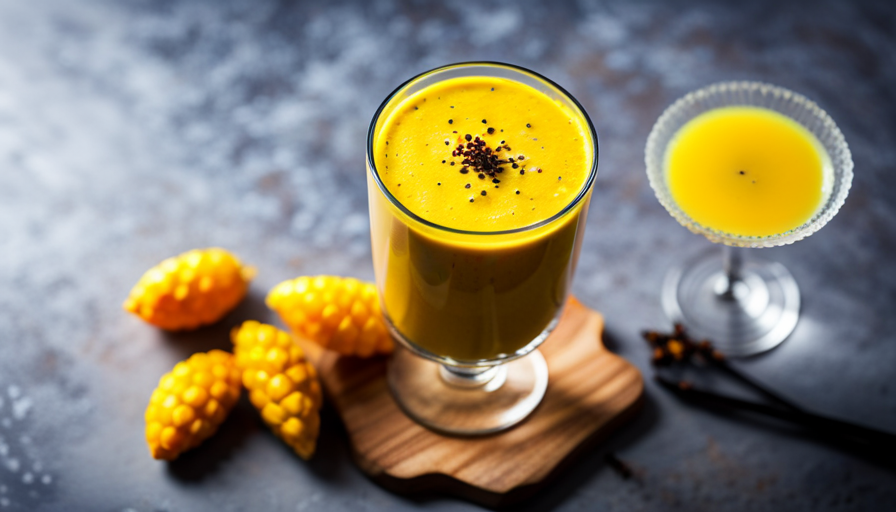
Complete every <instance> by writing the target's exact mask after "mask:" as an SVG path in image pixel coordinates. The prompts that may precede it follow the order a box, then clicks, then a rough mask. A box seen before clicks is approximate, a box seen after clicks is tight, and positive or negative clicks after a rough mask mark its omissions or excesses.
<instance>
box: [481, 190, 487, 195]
mask: <svg viewBox="0 0 896 512" xmlns="http://www.w3.org/2000/svg"><path fill="white" fill-rule="evenodd" d="M480 194H482V195H488V192H486V191H485V190H483V191H482V192H480Z"/></svg>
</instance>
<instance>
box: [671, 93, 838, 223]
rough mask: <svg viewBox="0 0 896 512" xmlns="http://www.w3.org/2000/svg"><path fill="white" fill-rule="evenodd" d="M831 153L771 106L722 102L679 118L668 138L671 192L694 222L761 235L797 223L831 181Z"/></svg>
mask: <svg viewBox="0 0 896 512" xmlns="http://www.w3.org/2000/svg"><path fill="white" fill-rule="evenodd" d="M826 168H830V161H829V158H828V155H827V153H826V152H825V151H824V149H823V148H822V145H821V143H819V142H818V140H817V139H816V138H815V136H813V135H812V134H811V133H810V132H809V131H808V130H806V129H805V128H804V127H802V126H801V125H800V124H798V123H797V122H795V121H793V120H792V119H790V118H788V117H786V116H784V115H782V114H779V113H777V112H774V111H771V110H767V109H763V108H758V107H724V108H719V109H715V110H710V111H708V112H706V113H703V114H701V115H699V116H697V117H695V118H694V119H692V120H691V121H689V122H688V123H687V124H685V125H684V126H683V127H682V128H681V129H680V130H679V132H678V133H677V134H676V136H675V137H674V138H673V139H672V141H671V142H670V143H669V146H668V150H667V153H666V172H667V175H666V179H667V180H668V184H669V190H670V192H671V194H672V198H673V199H674V200H675V202H676V203H677V204H678V206H679V207H681V209H682V210H683V211H684V212H685V213H686V214H687V215H688V216H690V217H691V218H692V219H693V220H694V221H696V222H697V223H699V224H701V225H703V226H705V227H708V228H711V229H714V230H716V231H721V232H724V233H728V234H733V235H740V236H755V237H764V236H770V235H776V234H781V233H786V232H788V231H790V230H792V229H795V228H797V227H799V226H801V225H802V224H804V223H805V222H807V221H808V220H809V219H811V218H812V216H813V215H814V214H815V212H816V211H817V210H818V208H819V206H820V205H821V203H822V199H823V196H824V194H825V191H826V190H829V189H830V183H827V181H829V179H826V177H825V169H826Z"/></svg>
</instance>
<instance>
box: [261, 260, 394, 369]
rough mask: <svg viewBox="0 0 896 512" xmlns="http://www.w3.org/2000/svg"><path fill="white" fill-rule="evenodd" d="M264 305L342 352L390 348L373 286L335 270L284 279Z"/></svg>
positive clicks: (297, 329)
mask: <svg viewBox="0 0 896 512" xmlns="http://www.w3.org/2000/svg"><path fill="white" fill-rule="evenodd" d="M266 302H267V305H268V307H270V308H271V309H273V310H274V311H276V312H277V313H278V314H279V315H280V318H282V319H283V322H284V323H286V325H288V326H289V328H290V329H292V330H293V331H295V332H296V333H298V334H300V335H302V336H304V337H306V338H308V339H310V340H312V341H314V342H316V343H318V344H320V345H321V346H322V347H324V348H327V349H330V350H335V351H336V352H339V353H340V354H345V355H355V356H360V357H369V356H371V355H373V354H374V353H377V352H378V353H382V354H387V353H389V352H391V351H392V348H393V345H392V338H391V336H389V332H388V330H387V329H386V325H385V324H384V323H383V316H382V313H381V312H380V301H379V298H378V296H377V291H376V286H374V285H373V284H371V283H364V282H361V281H358V280H357V279H352V278H342V277H335V276H317V277H299V278H296V279H292V280H289V281H284V282H282V283H280V284H278V285H277V286H275V287H274V289H272V290H271V292H270V293H269V294H268V297H267V301H266Z"/></svg>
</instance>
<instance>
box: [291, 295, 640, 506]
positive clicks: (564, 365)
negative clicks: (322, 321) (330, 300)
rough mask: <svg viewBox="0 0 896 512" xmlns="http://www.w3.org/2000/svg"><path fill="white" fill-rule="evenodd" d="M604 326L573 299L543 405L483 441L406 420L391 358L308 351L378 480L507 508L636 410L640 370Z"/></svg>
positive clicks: (355, 447)
mask: <svg viewBox="0 0 896 512" xmlns="http://www.w3.org/2000/svg"><path fill="white" fill-rule="evenodd" d="M603 326H604V321H603V317H602V316H601V314H600V313H598V312H596V311H593V310H590V309H588V308H586V307H585V306H583V305H582V304H581V303H580V302H578V301H577V300H575V299H574V298H570V300H569V303H568V304H567V306H566V309H565V311H564V314H563V318H562V319H561V321H560V323H559V325H558V326H557V328H556V330H555V331H554V332H553V333H552V334H551V336H550V337H549V338H548V339H547V340H546V341H545V342H544V343H543V344H542V346H541V347H540V348H539V350H541V352H542V354H543V355H544V357H545V359H546V361H547V364H548V370H549V375H550V376H549V382H548V389H547V393H546V394H545V397H544V400H543V401H542V403H541V404H540V405H539V406H538V408H537V409H535V411H534V412H533V413H532V415H531V416H529V418H527V419H526V420H524V421H523V422H522V423H520V424H519V425H517V426H516V427H514V428H511V429H510V430H507V431H505V432H501V433H498V434H492V435H488V436H483V437H453V436H447V435H443V434H438V433H436V432H433V431H431V430H429V429H427V428H425V427H423V426H421V425H419V424H417V423H415V422H414V421H412V420H411V419H409V418H408V417H407V416H405V415H404V413H402V411H401V410H400V409H399V407H398V405H397V404H396V403H395V401H394V400H393V398H392V395H391V393H390V392H389V388H388V385H387V383H386V363H387V360H386V358H378V359H373V360H362V359H357V358H352V357H340V356H338V355H337V354H335V353H333V352H328V351H322V350H320V349H319V348H318V347H317V346H315V345H313V344H310V343H303V346H305V348H306V350H307V352H308V355H309V358H310V359H311V360H312V362H313V363H314V364H315V366H316V367H317V368H318V370H319V373H320V375H321V379H322V380H323V385H324V389H325V391H326V395H327V398H328V400H329V401H330V403H331V404H333V405H334V406H335V408H336V410H337V412H338V413H339V415H340V416H341V417H342V420H343V422H344V423H345V427H346V430H347V432H348V436H349V440H350V442H351V445H352V452H353V454H354V458H355V461H356V462H357V464H358V465H359V466H360V467H361V469H362V470H363V471H364V472H365V473H367V474H368V475H370V477H371V478H372V479H374V480H375V481H377V482H378V483H380V484H381V485H383V486H384V487H386V488H388V489H390V490H393V491H396V492H401V493H414V492H423V491H425V492H442V493H446V494H452V495H456V496H459V497H462V498H465V499H468V500H471V501H474V502H477V503H481V504H484V505H489V506H501V505H506V504H509V503H513V502H516V501H518V500H520V499H522V498H525V497H526V496H528V495H530V494H532V493H533V492H535V491H537V490H538V489H539V488H540V487H541V486H542V485H543V484H544V483H546V482H548V481H549V480H550V479H551V478H552V477H554V476H556V474H557V473H559V472H560V471H562V468H563V467H564V466H565V465H566V464H567V463H568V462H570V460H571V459H572V458H573V457H574V456H575V455H576V454H578V453H581V452H582V451H583V450H586V449H588V448H589V447H591V446H592V445H594V444H595V443H596V442H599V441H600V440H601V439H603V438H604V437H605V436H606V435H607V434H609V433H610V432H611V431H612V430H613V429H614V428H616V427H618V426H619V425H620V424H621V423H622V422H624V421H625V420H626V419H628V418H629V417H631V416H632V414H633V413H634V412H635V411H636V410H637V408H638V405H640V397H641V394H642V391H643V387H644V384H643V380H642V377H641V374H640V372H639V371H638V369H637V368H635V367H634V366H633V365H631V364H630V363H628V362H627V361H626V360H624V359H622V358H621V357H619V356H617V355H615V354H613V353H611V352H609V351H608V350H607V349H606V348H605V347H604V346H603V344H602V343H601V334H602V332H603Z"/></svg>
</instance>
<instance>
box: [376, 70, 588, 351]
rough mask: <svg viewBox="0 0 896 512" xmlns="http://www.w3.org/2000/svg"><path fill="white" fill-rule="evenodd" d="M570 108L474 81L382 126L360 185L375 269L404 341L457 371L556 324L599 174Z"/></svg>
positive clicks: (459, 82)
mask: <svg viewBox="0 0 896 512" xmlns="http://www.w3.org/2000/svg"><path fill="white" fill-rule="evenodd" d="M390 107H391V108H390ZM573 108H574V107H573V106H572V105H570V104H569V103H568V102H564V101H561V100H559V99H555V98H552V97H550V96H548V95H547V94H545V93H543V92H541V91H539V90H536V89H534V88H532V87H530V86H528V85H525V84H522V83H520V82H516V81H513V80H509V79H504V78H496V77H486V76H476V77H464V78H452V79H447V80H443V81H440V82H436V83H433V84H431V85H428V86H427V87H425V88H423V89H422V90H420V91H418V92H416V93H415V94H411V95H408V96H406V97H401V98H396V99H393V101H392V102H390V104H389V105H388V106H387V108H386V109H385V110H384V111H383V112H382V113H381V114H380V118H379V120H378V123H377V127H376V130H375V134H374V140H373V158H374V163H375V166H376V169H375V170H374V169H371V170H370V173H369V175H368V177H369V179H370V180H371V183H370V184H369V185H370V186H369V187H368V189H369V191H370V194H369V199H370V211H371V237H372V241H373V257H374V267H375V271H376V273H377V282H378V283H379V284H380V286H381V290H380V292H381V294H382V298H383V303H384V306H385V308H384V309H385V312H386V314H387V316H388V317H389V320H390V321H391V323H392V324H393V326H394V327H395V329H396V330H397V331H398V332H399V334H400V335H401V336H403V337H404V338H405V339H407V340H408V341H410V342H412V343H414V344H416V345H417V346H418V347H420V348H423V349H424V350H427V351H429V352H431V353H433V354H435V355H439V356H445V357H449V358H452V359H454V360H457V361H476V360H485V359H495V358H498V357H501V356H503V355H509V354H513V353H514V352H517V351H518V350H520V349H522V348H524V347H525V346H526V345H528V344H529V343H531V342H532V341H533V340H535V339H536V338H538V337H539V335H540V334H541V333H542V332H543V331H544V329H545V328H546V327H547V326H548V325H549V324H550V323H551V321H552V320H553V319H554V318H555V316H556V315H557V313H558V311H559V309H560V308H561V307H562V305H563V302H564V301H565V298H566V296H567V294H568V287H569V283H570V278H571V274H572V271H573V269H574V266H575V255H576V254H577V253H578V250H577V249H578V244H580V242H581V236H582V234H583V230H584V217H585V213H586V212H587V206H588V200H589V199H590V192H591V191H590V184H591V180H590V177H591V173H592V167H593V163H594V160H593V159H594V144H595V141H594V140H592V136H591V131H590V129H589V127H588V125H587V121H586V120H585V118H584V116H583V114H582V113H580V112H579V111H578V109H575V110H573ZM374 173H377V174H378V176H379V178H380V182H381V184H377V183H376V180H375V179H374V175H373V174H374ZM380 185H381V186H382V187H383V188H384V189H385V190H387V191H388V193H390V194H391V195H392V196H394V198H395V200H396V201H397V202H398V203H400V204H401V205H402V206H403V207H404V208H406V209H407V210H408V211H410V212H411V213H412V214H413V215H408V214H407V212H404V211H402V210H401V208H399V207H397V206H396V205H395V204H394V203H393V202H390V201H389V200H388V199H387V198H386V197H385V195H384V194H383V191H382V189H381V188H379V187H380ZM580 195H582V200H581V201H579V202H575V201H576V198H577V197H579V196H580ZM574 202H575V205H574V206H573V207H572V208H568V209H567V207H569V206H570V205H572V204H573V203H574ZM565 209H566V211H565V212H564V210H565ZM561 212H564V213H563V215H560V216H559V217H557V216H558V214H560V213H561ZM414 216H416V217H417V219H415V218H414ZM554 217H557V218H554ZM552 218H554V219H553V220H552V221H551V222H547V223H544V225H540V226H538V227H533V225H538V224H539V223H542V221H545V220H547V219H552ZM421 220H422V221H424V222H421ZM427 223H431V224H427ZM445 228H448V229H445ZM527 228H528V229H527ZM452 230H457V231H452ZM511 230H519V231H518V232H511V233H508V232H507V231H511Z"/></svg>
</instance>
